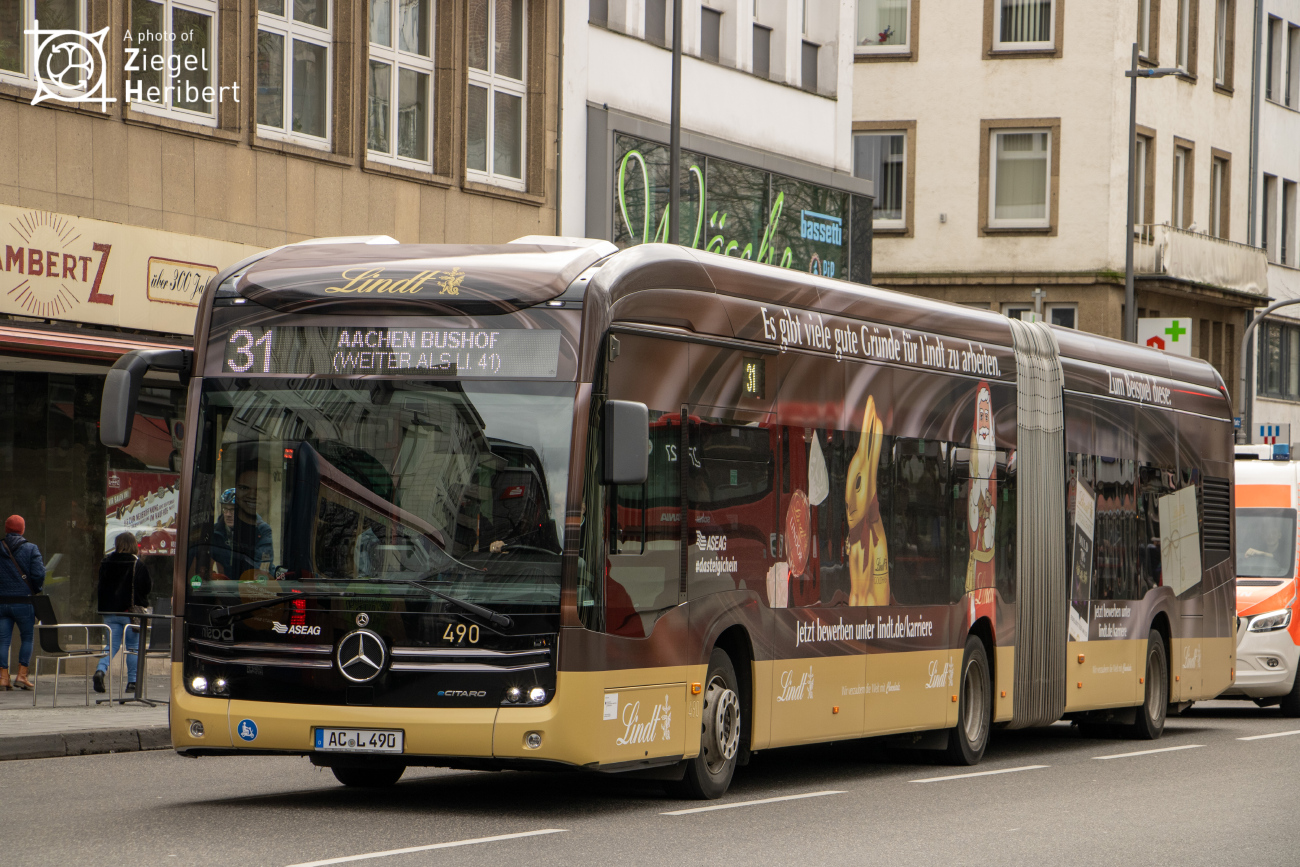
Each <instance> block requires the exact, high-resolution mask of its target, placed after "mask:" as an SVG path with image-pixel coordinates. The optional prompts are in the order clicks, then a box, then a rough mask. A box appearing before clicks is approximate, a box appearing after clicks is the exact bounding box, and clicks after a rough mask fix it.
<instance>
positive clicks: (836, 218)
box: [613, 135, 871, 283]
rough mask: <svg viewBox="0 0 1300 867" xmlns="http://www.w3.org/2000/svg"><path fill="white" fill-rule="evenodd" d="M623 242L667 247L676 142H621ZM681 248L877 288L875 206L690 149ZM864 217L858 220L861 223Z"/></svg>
mask: <svg viewBox="0 0 1300 867" xmlns="http://www.w3.org/2000/svg"><path fill="white" fill-rule="evenodd" d="M614 157H615V161H614V165H615V166H616V171H615V175H614V234H613V240H614V243H615V244H616V245H617V246H618V247H620V248H624V247H630V246H633V245H635V244H642V243H646V242H660V243H663V242H666V241H667V240H668V198H669V177H668V171H669V169H668V164H669V160H668V157H669V152H668V147H667V145H662V144H658V143H656V142H649V141H645V140H642V139H636V138H632V137H631V136H625V135H615V136H614ZM680 186H681V190H682V204H681V208H682V213H681V227H682V228H681V232H682V243H683V244H684V245H686V246H688V247H693V248H695V249H702V250H707V251H709V252H711V253H721V254H722V255H724V256H737V257H739V258H741V259H750V260H753V261H755V262H766V263H768V264H772V265H779V266H780V267H782V268H797V269H799V270H801V271H808V272H810V273H813V274H819V275H822V276H825V277H839V278H843V279H850V280H856V281H858V282H862V283H865V282H868V281H869V280H870V271H871V199H869V198H867V197H865V196H855V195H852V194H851V193H849V192H847V191H845V190H836V189H832V188H829V187H823V186H819V185H817V184H812V183H808V182H806V181H800V180H796V179H794V178H789V177H785V176H783V175H778V174H775V173H773V172H768V171H764V170H762V169H756V168H753V167H752V166H747V165H742V164H740V163H734V162H730V161H728V160H722V159H717V158H715V157H706V156H704V155H702V154H697V153H692V152H690V151H686V150H683V151H682V175H681V180H680ZM855 218H856V219H855Z"/></svg>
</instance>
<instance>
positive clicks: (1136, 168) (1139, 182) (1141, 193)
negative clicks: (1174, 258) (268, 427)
mask: <svg viewBox="0 0 1300 867" xmlns="http://www.w3.org/2000/svg"><path fill="white" fill-rule="evenodd" d="M1150 145H1151V139H1150V138H1149V137H1148V136H1144V135H1139V136H1138V137H1137V140H1136V141H1134V142H1133V184H1134V187H1135V189H1134V190H1133V232H1134V234H1139V235H1140V234H1141V231H1142V230H1141V229H1140V228H1139V227H1140V226H1143V225H1145V224H1146V220H1147V160H1149V159H1150V158H1151V147H1150Z"/></svg>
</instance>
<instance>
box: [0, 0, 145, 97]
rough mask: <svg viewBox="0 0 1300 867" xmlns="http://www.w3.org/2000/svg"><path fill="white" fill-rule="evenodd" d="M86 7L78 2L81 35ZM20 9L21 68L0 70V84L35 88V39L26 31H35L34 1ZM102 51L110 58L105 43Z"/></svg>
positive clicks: (71, 92)
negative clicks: (18, 69)
mask: <svg viewBox="0 0 1300 867" xmlns="http://www.w3.org/2000/svg"><path fill="white" fill-rule="evenodd" d="M88 5H89V0H78V3H77V28H76V29H78V30H80V31H82V32H83V33H84V32H86V31H87V30H88V29H89V27H88V25H87V20H88V16H89V14H90V13H89V11H88V10H87V8H86V7H87V6H88ZM22 9H23V11H22V17H21V19H20V20H19V22H18V28H19V33H20V38H21V40H22V45H23V68H22V70H21V71H17V70H13V69H0V82H4V83H6V84H17V85H19V86H20V87H30V88H35V87H36V72H35V63H36V40H37V37H36V36H29V35H27V33H26V31H28V30H35V29H36V24H37V22H36V0H23V5H22ZM49 26H50V25H49V23H48V22H47V23H46V24H45V27H46V28H48V27H49ZM110 36H111V34H110ZM128 45H129V43H128ZM104 50H105V54H108V55H109V56H110V57H111V56H112V55H111V52H110V51H109V43H108V42H107V41H105V43H104ZM110 62H111V61H110ZM107 86H108V84H107V78H106V79H105V88H106V89H107ZM51 90H54V91H55V92H56V93H59V94H60V95H65V96H75V95H77V94H80V93H83V91H82V90H81V89H80V88H55V87H52V88H51ZM108 95H109V94H107V93H105V94H104V96H108Z"/></svg>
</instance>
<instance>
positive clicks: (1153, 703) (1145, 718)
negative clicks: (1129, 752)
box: [1129, 632, 1169, 741]
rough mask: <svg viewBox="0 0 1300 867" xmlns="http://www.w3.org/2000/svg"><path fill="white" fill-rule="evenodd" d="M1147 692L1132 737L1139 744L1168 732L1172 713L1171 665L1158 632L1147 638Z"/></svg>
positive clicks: (1132, 729)
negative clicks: (1170, 696)
mask: <svg viewBox="0 0 1300 867" xmlns="http://www.w3.org/2000/svg"><path fill="white" fill-rule="evenodd" d="M1146 672H1147V673H1146V681H1147V691H1146V698H1145V699H1144V700H1143V702H1142V706H1141V707H1139V708H1138V709H1137V719H1135V720H1134V721H1133V725H1132V727H1130V728H1129V735H1130V736H1131V737H1133V738H1135V739H1137V740H1140V741H1153V740H1155V739H1156V738H1158V737H1160V735H1161V734H1163V733H1164V730H1165V715H1166V714H1167V713H1168V712H1169V663H1168V661H1167V660H1166V659H1165V642H1164V639H1163V638H1162V637H1161V636H1160V633H1159V632H1152V633H1151V636H1150V637H1149V638H1147V664H1146Z"/></svg>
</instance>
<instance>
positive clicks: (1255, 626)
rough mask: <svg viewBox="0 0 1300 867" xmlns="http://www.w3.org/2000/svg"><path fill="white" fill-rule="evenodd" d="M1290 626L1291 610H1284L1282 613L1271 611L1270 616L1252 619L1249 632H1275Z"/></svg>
mask: <svg viewBox="0 0 1300 867" xmlns="http://www.w3.org/2000/svg"><path fill="white" fill-rule="evenodd" d="M1290 625H1291V609H1290V608H1283V609H1282V610H1281V611H1270V612H1269V613H1268V614H1261V615H1259V616H1258V617H1254V618H1251V621H1250V630H1249V631H1251V632H1274V631H1276V630H1278V629H1286V628H1287V627H1288V626H1290Z"/></svg>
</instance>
